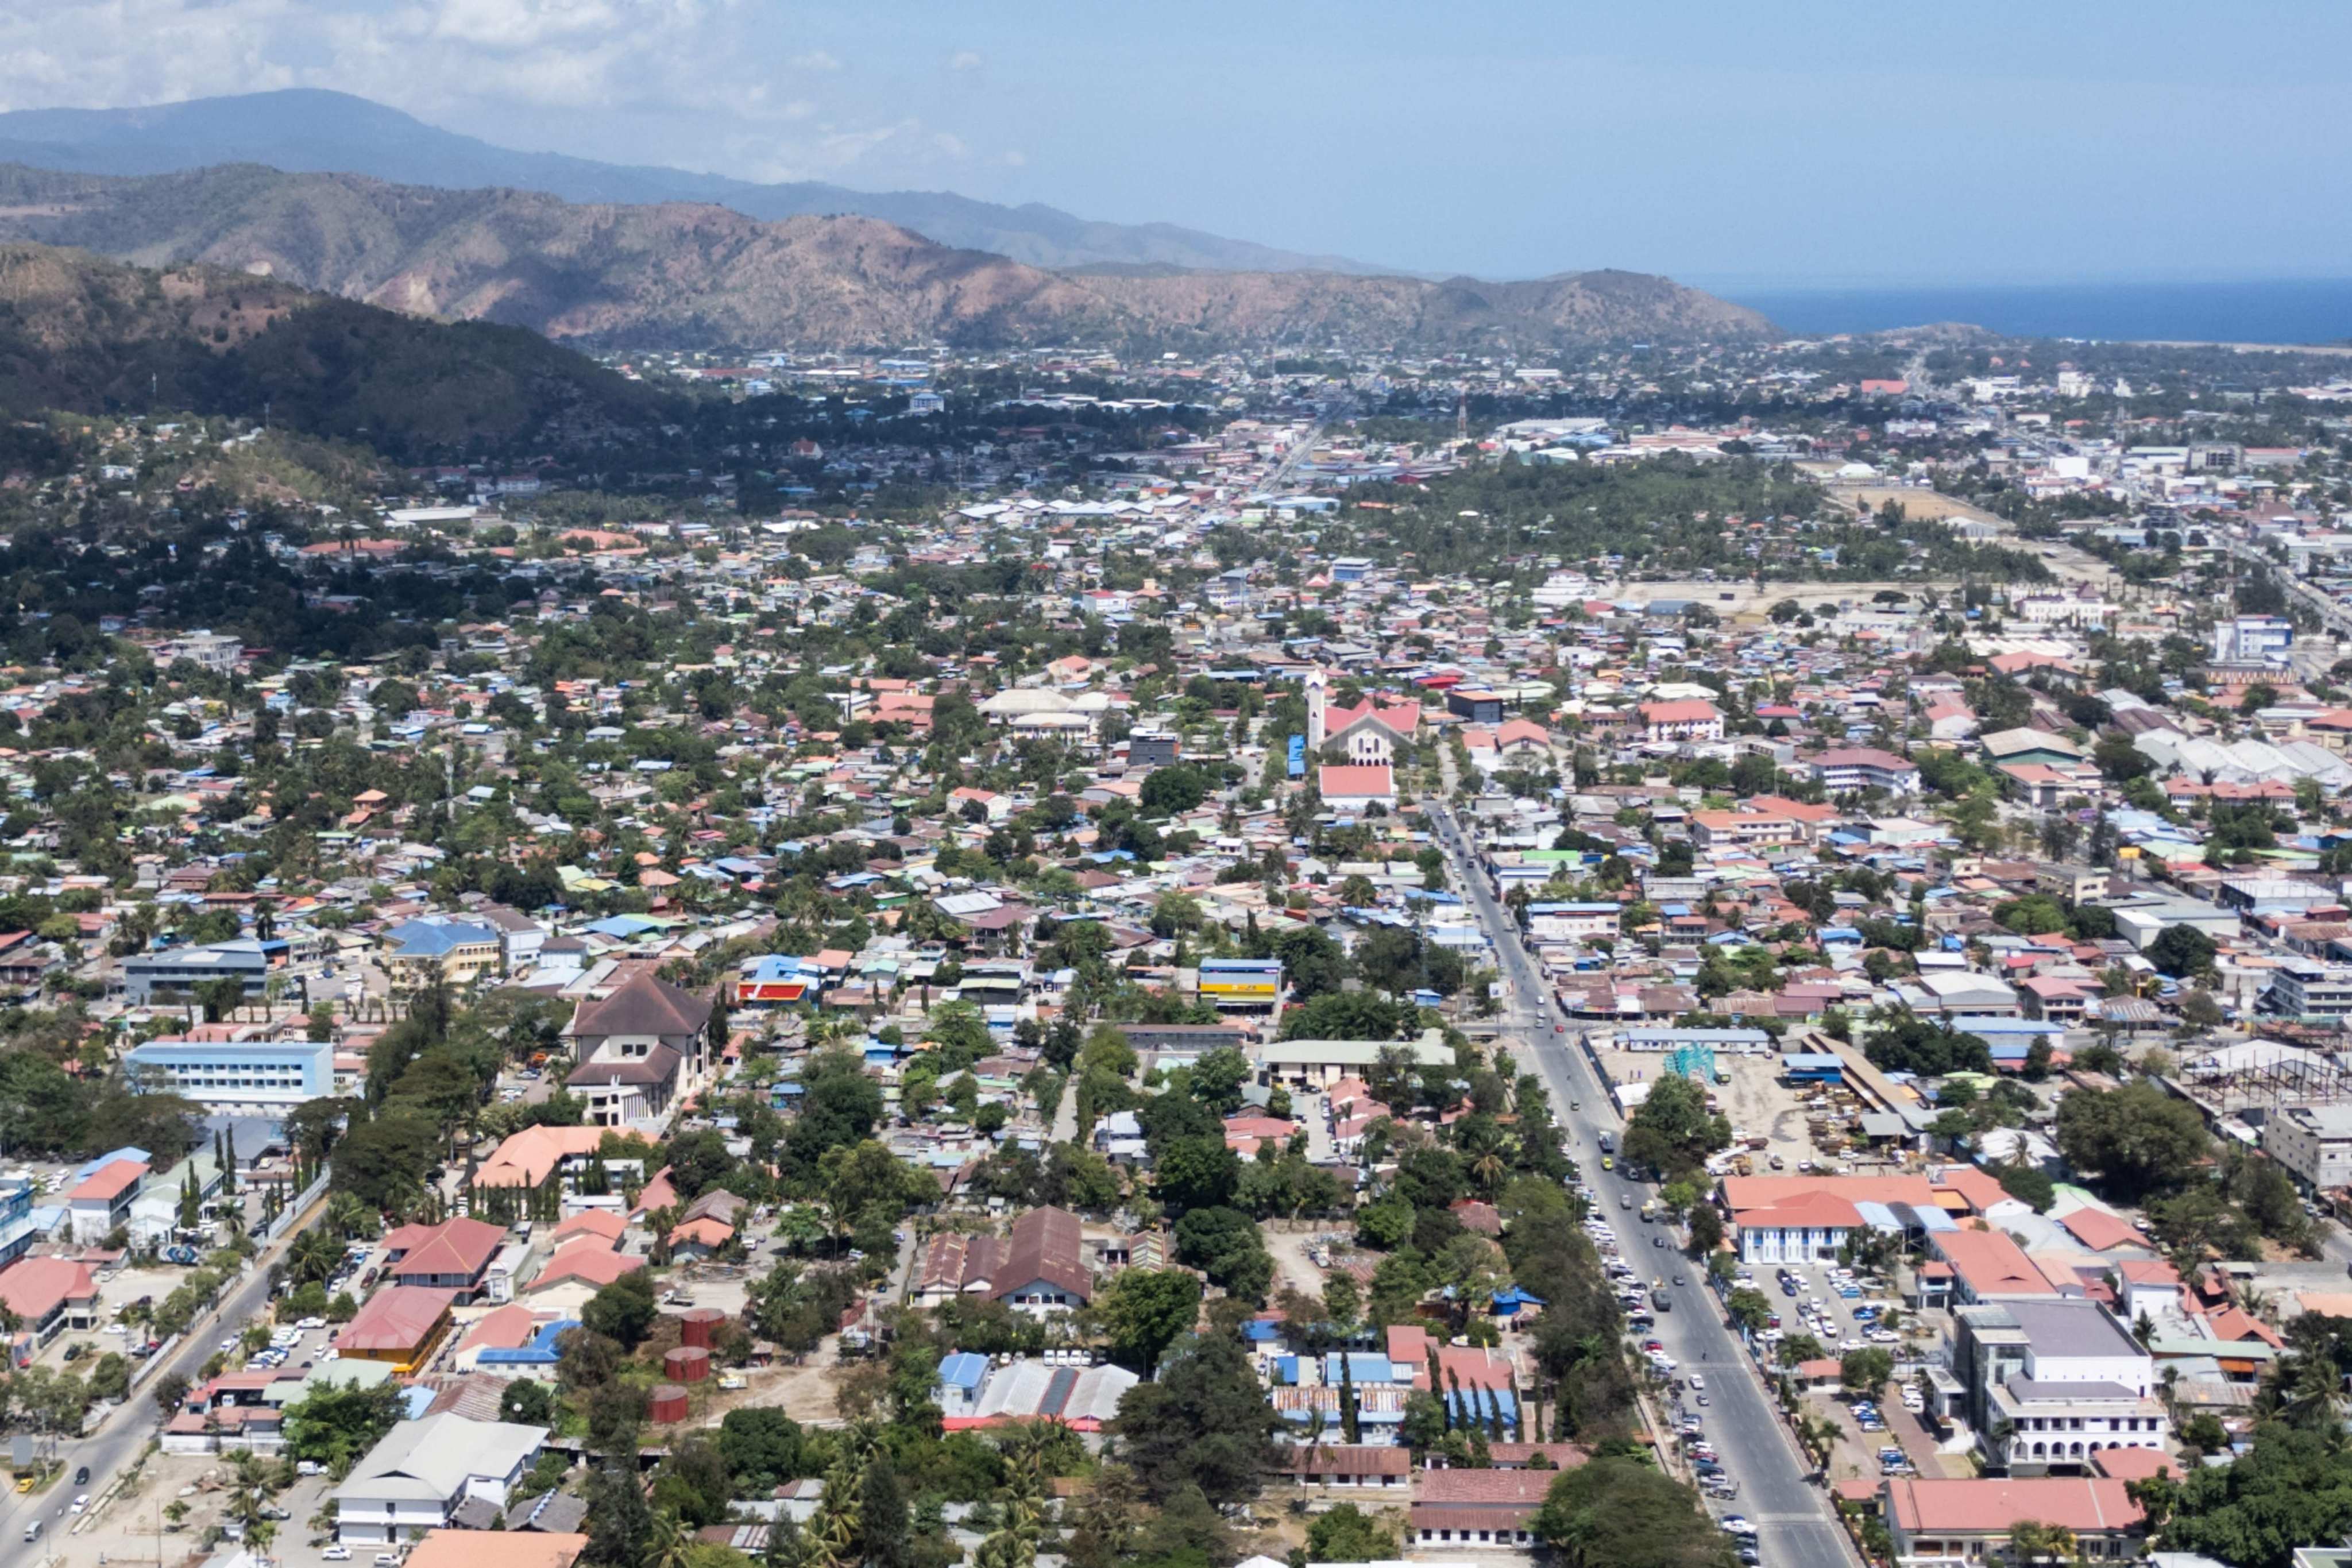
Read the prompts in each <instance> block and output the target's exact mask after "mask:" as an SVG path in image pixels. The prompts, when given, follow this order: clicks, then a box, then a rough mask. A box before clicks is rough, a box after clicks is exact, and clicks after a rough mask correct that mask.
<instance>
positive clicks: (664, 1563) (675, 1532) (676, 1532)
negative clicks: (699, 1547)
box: [643, 1509, 695, 1568]
mask: <svg viewBox="0 0 2352 1568" xmlns="http://www.w3.org/2000/svg"><path fill="white" fill-rule="evenodd" d="M694 1547H695V1539H694V1531H690V1530H688V1529H687V1528H686V1525H685V1523H684V1521H681V1520H680V1519H679V1518H678V1517H677V1511H676V1510H672V1509H664V1510H661V1511H660V1512H659V1513H656V1515H654V1529H653V1534H652V1536H651V1538H650V1539H648V1540H647V1541H646V1555H645V1557H644V1559H643V1561H644V1563H645V1564H646V1568H687V1564H688V1563H690V1562H691V1561H692V1560H693V1552H694Z"/></svg>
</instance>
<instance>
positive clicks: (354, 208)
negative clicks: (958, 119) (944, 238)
mask: <svg viewBox="0 0 2352 1568" xmlns="http://www.w3.org/2000/svg"><path fill="white" fill-rule="evenodd" d="M0 237H16V238H23V239H30V240H37V241H40V242H42V243H45V244H57V245H74V246H80V247H87V248H89V249H92V250H97V251H100V252H103V253H105V254H107V255H110V256H115V257H120V258H125V259H129V260H133V261H137V262H140V263H142V264H144V265H148V266H162V265H166V264H171V263H175V262H180V261H191V260H192V261H200V262H205V263H209V264H211V265H214V266H218V267H226V268H236V269H238V270H241V271H247V272H254V273H266V274H267V275H268V276H270V277H273V278H278V279H285V280H288V281H291V282H295V283H299V284H301V285H302V286H304V287H306V288H311V289H322V290H327V291H331V292H333V293H337V294H341V295H344V296H346V297H348V298H351V299H355V300H365V301H367V302H369V303H372V304H376V305H381V306H383V307H385V308H387V309H391V310H404V311H408V312H412V313H415V314H421V315H436V316H446V317H452V318H458V319H465V320H479V321H498V322H504V323H509V324H512V325H516V326H526V327H530V328H531V329H533V330H534V331H540V332H543V333H545V334H547V335H548V336H551V337H556V338H572V339H580V340H583V341H589V342H597V343H600V344H604V345H608V346H615V347H632V346H655V345H663V346H678V345H695V346H703V345H720V344H731V345H738V346H745V347H768V346H777V345H805V346H810V347H823V348H857V347H867V346H874V345H896V344H903V343H907V342H920V341H923V340H925V339H930V338H937V339H943V340H945V341H948V342H956V343H961V344H967V345H991V344H1022V343H1045V342H1071V341H1080V340H1083V341H1091V342H1105V341H1124V342H1129V343H1135V344H1166V345H1173V346H1198V347H1214V346H1223V345H1228V344H1232V345H1250V344H1265V343H1276V342H1332V343H1350V344H1358V345H1362V346H1390V345H1402V346H1411V347H1420V348H1423V349H1429V350H1445V349H1468V348H1492V349H1517V350H1519V351H1522V352H1528V351H1534V352H1541V351H1543V350H1546V349H1549V348H1550V347H1553V346H1555V345H1559V344H1565V343H1577V342H1604V341H1623V340H1632V339H1653V340H1658V341H1669V340H1678V339H1679V340H1688V339H1694V338H1708V337H1753V336H1759V335H1764V334H1767V333H1769V331H1771V327H1770V323H1769V322H1768V321H1765V320H1764V319H1763V318H1762V317H1761V316H1759V315H1758V314H1756V312H1754V311H1752V310H1747V309H1745V308H1743V307H1740V306H1737V305H1732V304H1728V303H1727V302H1726V301H1724V300H1717V299H1716V298H1714V297H1713V296H1711V295H1707V294H1703V293H1701V292H1699V291H1698V290H1696V289H1686V288H1684V287H1683V286H1681V285H1680V284H1677V283H1675V282H1673V281H1671V280H1670V279H1664V278H1654V277H1648V276H1644V275H1642V274H1638V273H1628V272H1586V273H1570V274H1565V275H1562V276H1560V277H1557V278H1548V279H1534V280H1531V281H1525V282H1514V283H1488V282H1482V281H1479V280H1477V279H1448V280H1446V281H1444V282H1429V281H1425V280H1423V279H1413V278H1398V277H1354V276H1344V275H1340V274H1337V273H1329V272H1185V271H1173V270H1168V269H1161V268H1151V269H1133V268H1129V269H1119V268H1106V269H1098V270H1093V271H1087V272H1075V273H1063V272H1053V271H1048V270H1045V269H1044V268H1036V267H1031V266H1026V265H1024V264H1023V263H1021V262H1017V261H1012V260H1008V259H1007V258H1004V257H1002V256H996V255H992V254H990V253H988V252H985V251H977V250H958V249H951V248H950V247H946V246H941V245H938V244H935V243H933V242H932V241H930V240H929V239H926V238H924V237H922V236H920V235H919V234H916V233H914V232H913V231H912V230H910V229H906V228H902V227H899V226H897V225H895V224H890V223H886V222H883V221H881V220H880V219H877V218H870V217H858V216H794V217H788V218H784V219H782V220H779V221H775V222H761V221H760V220H758V219H755V218H751V217H747V216H744V215H742V214H741V213H739V212H734V211H731V210H730V209H729V208H726V207H722V206H713V205H703V204H697V203H682V202H670V203H662V204H657V205H643V206H630V205H609V204H598V205H578V204H573V203H570V202H565V201H562V200H559V199H557V198H556V197H553V196H549V195H538V194H535V193H531V192H525V191H513V190H464V191H446V190H436V189H433V188H430V187H426V186H419V185H395V184H385V183H384V182H383V181H380V180H372V179H364V178H361V177H359V176H356V175H350V174H281V173H279V172H278V171H276V170H272V169H265V168H260V167H257V166H254V165H249V164H248V165H234V166H225V167H216V168H209V169H199V170H194V171H190V172H186V173H181V174H160V175H155V176H152V177H146V178H136V179H121V178H108V177H103V176H98V175H89V174H56V173H49V172H45V171H41V170H36V169H29V168H26V167H23V166H21V165H5V166H0Z"/></svg>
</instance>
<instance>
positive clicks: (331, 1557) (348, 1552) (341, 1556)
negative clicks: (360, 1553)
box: [319, 1546, 352, 1563]
mask: <svg viewBox="0 0 2352 1568" xmlns="http://www.w3.org/2000/svg"><path fill="white" fill-rule="evenodd" d="M319 1555H320V1557H323V1558H325V1559H326V1560H327V1561H328V1562H330V1563H349V1562H350V1561H351V1560H352V1549H351V1548H350V1547H348V1546H330V1547H328V1548H327V1549H326V1550H325V1551H324V1552H320V1553H319Z"/></svg>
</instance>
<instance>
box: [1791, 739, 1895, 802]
mask: <svg viewBox="0 0 2352 1568" xmlns="http://www.w3.org/2000/svg"><path fill="white" fill-rule="evenodd" d="M1809 762H1810V765H1811V768H1812V773H1813V778H1814V780H1815V781H1816V782H1817V783H1819V784H1821V786H1822V788H1823V789H1825V790H1827V791H1829V793H1830V794H1832V795H1850V794H1853V792H1854V791H1856V790H1865V789H1879V790H1885V792H1886V793H1887V794H1889V795H1917V794H1918V793H1919V769H1918V767H1917V765H1916V763H1913V762H1912V761H1911V759H1910V758H1908V757H1898V756H1896V755H1895V753H1894V752H1882V751H1880V750H1878V749H1877V748H1876V747H1874V746H1848V747H1845V748H1843V749H1842V750H1839V751H1834V752H1822V754H1821V755H1820V756H1818V757H1813V758H1811V759H1809Z"/></svg>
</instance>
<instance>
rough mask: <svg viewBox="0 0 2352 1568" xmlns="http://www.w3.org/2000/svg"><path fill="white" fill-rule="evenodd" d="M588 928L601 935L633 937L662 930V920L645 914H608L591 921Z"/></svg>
mask: <svg viewBox="0 0 2352 1568" xmlns="http://www.w3.org/2000/svg"><path fill="white" fill-rule="evenodd" d="M588 929H589V930H590V931H594V932H595V933H596V934H597V935H599V936H618V937H632V936H636V935H638V934H640V933H641V932H645V931H658V930H660V929H661V921H652V920H647V919H646V917H645V916H643V915H606V916H605V917H604V919H603V920H601V921H589V922H588Z"/></svg>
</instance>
